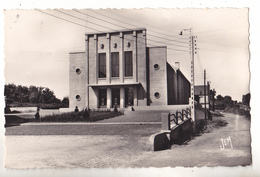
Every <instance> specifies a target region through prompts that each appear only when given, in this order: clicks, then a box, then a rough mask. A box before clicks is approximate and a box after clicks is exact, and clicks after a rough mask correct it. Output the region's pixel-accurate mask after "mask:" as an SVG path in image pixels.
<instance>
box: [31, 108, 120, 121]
mask: <svg viewBox="0 0 260 177" xmlns="http://www.w3.org/2000/svg"><path fill="white" fill-rule="evenodd" d="M123 114H124V113H123V112H120V111H118V112H114V111H92V110H91V111H88V112H87V113H86V112H84V111H80V112H69V113H62V114H53V115H47V116H44V117H41V120H37V119H31V120H30V121H31V122H39V121H41V122H96V121H99V120H104V119H109V118H113V117H117V116H120V115H123Z"/></svg>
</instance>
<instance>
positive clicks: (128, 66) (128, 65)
mask: <svg viewBox="0 0 260 177" xmlns="http://www.w3.org/2000/svg"><path fill="white" fill-rule="evenodd" d="M127 54H131V56H130V55H129V56H128V55H127ZM124 60H125V62H124V65H125V73H124V74H125V77H133V51H125V52H124ZM127 61H128V62H127ZM129 61H130V62H129Z"/></svg>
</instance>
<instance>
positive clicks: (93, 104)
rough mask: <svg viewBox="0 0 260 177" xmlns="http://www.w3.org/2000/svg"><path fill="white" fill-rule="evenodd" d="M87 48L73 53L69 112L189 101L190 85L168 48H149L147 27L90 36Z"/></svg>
mask: <svg viewBox="0 0 260 177" xmlns="http://www.w3.org/2000/svg"><path fill="white" fill-rule="evenodd" d="M85 46H86V50H85V51H84V52H73V53H70V55H69V58H70V74H69V86H70V93H69V94H70V98H69V100H70V108H75V107H76V106H77V107H78V108H79V109H83V108H91V109H96V108H113V107H115V106H117V107H118V108H119V107H120V108H125V107H129V106H153V105H173V104H188V103H189V96H190V83H189V81H188V80H187V79H186V77H185V76H184V75H183V74H182V72H181V71H180V70H179V68H175V67H172V66H171V65H170V64H169V63H168V62H167V48H166V47H147V44H146V29H136V30H122V31H120V32H118V31H115V32H108V33H95V34H86V35H85Z"/></svg>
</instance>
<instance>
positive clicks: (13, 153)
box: [5, 111, 252, 169]
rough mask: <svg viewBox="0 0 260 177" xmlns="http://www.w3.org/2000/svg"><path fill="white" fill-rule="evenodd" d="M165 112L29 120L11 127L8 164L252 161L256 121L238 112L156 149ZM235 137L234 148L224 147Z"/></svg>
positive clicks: (172, 164)
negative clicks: (75, 119)
mask: <svg viewBox="0 0 260 177" xmlns="http://www.w3.org/2000/svg"><path fill="white" fill-rule="evenodd" d="M160 113H161V112H160V111H153V112H149V113H147V111H143V112H142V111H134V112H129V113H127V114H126V115H123V116H119V117H116V118H112V119H107V120H103V121H100V123H94V124H91V123H78V124H76V123H68V124H66V125H64V124H46V123H45V124H29V123H25V124H22V126H13V127H7V128H6V135H7V136H6V149H7V152H6V165H5V166H6V167H7V168H18V169H24V168H77V167H82V168H107V167H111V168H117V167H123V168H126V167H168V166H169V167H176V166H184V167H194V166H198V167H201V166H210V167H211V166H237V165H242V166H245V165H250V164H251V163H252V157H251V136H250V121H249V120H248V119H247V118H245V117H243V116H237V115H234V114H228V113H223V115H224V117H214V118H213V120H219V121H222V122H227V124H226V125H225V126H224V125H223V126H219V127H216V126H212V127H211V126H208V129H207V131H206V132H205V133H203V134H201V135H200V136H196V137H194V138H193V139H192V140H190V141H189V142H187V143H186V144H184V145H173V146H172V147H171V149H168V150H164V151H156V152H154V151H151V145H150V143H149V137H150V135H151V134H153V133H157V132H159V131H160V126H161V125H160ZM228 137H230V139H231V142H232V148H231V147H226V148H225V149H222V148H221V145H222V144H221V143H222V141H221V140H223V139H226V138H228Z"/></svg>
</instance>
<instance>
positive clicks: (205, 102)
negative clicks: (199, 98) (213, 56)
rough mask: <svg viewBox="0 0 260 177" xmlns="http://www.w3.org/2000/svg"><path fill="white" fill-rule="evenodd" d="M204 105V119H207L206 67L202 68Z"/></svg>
mask: <svg viewBox="0 0 260 177" xmlns="http://www.w3.org/2000/svg"><path fill="white" fill-rule="evenodd" d="M204 106H205V120H206V119H207V99H206V69H204Z"/></svg>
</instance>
